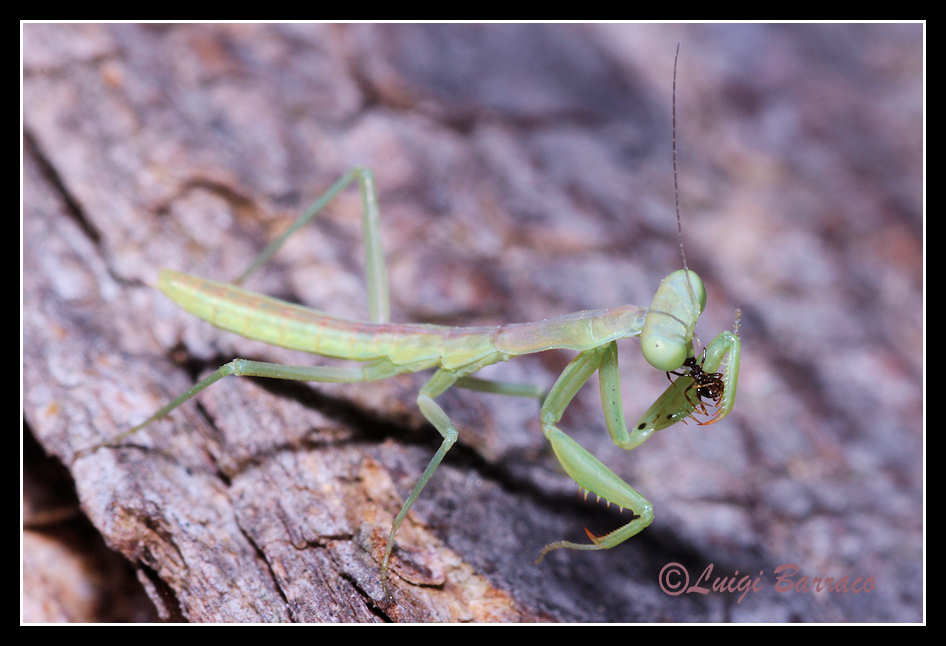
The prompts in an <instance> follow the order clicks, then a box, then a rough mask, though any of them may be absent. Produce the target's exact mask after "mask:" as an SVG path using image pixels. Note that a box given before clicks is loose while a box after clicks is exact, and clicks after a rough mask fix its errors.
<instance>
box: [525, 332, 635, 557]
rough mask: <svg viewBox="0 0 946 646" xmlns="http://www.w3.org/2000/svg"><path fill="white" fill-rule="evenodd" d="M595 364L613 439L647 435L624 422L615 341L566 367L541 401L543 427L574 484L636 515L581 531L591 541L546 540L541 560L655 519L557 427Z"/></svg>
mask: <svg viewBox="0 0 946 646" xmlns="http://www.w3.org/2000/svg"><path fill="white" fill-rule="evenodd" d="M599 369H602V371H601V375H600V376H601V379H602V385H601V394H602V401H603V402H604V404H605V418H606V419H607V420H608V429H609V430H610V431H611V437H612V438H613V439H614V440H615V443H617V444H618V446H623V448H634V446H637V445H638V444H640V443H641V442H643V441H644V440H645V439H647V438H646V436H644V437H642V438H641V437H638V436H634V435H631V434H629V433H628V431H627V427H626V426H625V425H624V412H623V410H622V409H621V400H620V385H619V383H618V382H617V381H616V379H617V344H616V343H615V342H613V341H612V342H611V343H609V344H607V345H604V346H601V347H597V348H592V349H590V350H585V351H584V352H582V353H581V354H579V355H578V356H577V357H575V358H574V359H573V360H572V362H571V363H569V364H568V365H567V366H566V367H565V370H563V371H562V374H561V375H560V376H559V378H558V380H556V382H555V385H553V386H552V389H551V390H550V391H549V394H548V396H547V397H546V398H545V402H544V403H543V404H542V412H541V417H542V431H543V432H544V433H545V437H546V438H547V439H548V441H549V442H550V443H551V445H552V450H553V451H554V452H555V457H556V458H558V461H559V462H560V463H561V465H562V467H563V468H564V469H565V472H566V473H567V474H568V475H569V477H571V479H572V480H574V481H575V482H577V483H578V486H579V487H581V488H583V489H586V490H588V491H590V492H592V493H594V494H595V495H597V496H599V497H601V498H604V499H605V500H606V501H608V502H609V503H614V504H617V505H619V506H620V507H622V508H623V507H627V508H628V509H630V510H632V511H633V512H634V514H635V517H634V519H633V520H631V521H630V522H628V523H626V524H625V525H623V526H621V527H619V528H618V529H616V530H614V531H613V532H611V533H609V534H606V535H604V536H595V535H593V534H592V533H591V532H588V531H587V530H585V531H586V533H587V534H588V537H589V538H591V540H592V542H591V543H573V542H570V541H557V542H555V543H549V544H548V545H546V546H545V547H543V548H542V550H541V551H540V552H539V558H538V561H541V560H542V559H543V558H544V557H545V555H546V554H547V553H548V552H550V551H552V550H556V549H560V548H569V549H575V550H603V549H608V548H611V547H614V546H615V545H617V544H619V543H621V542H623V541H625V540H627V539H628V538H630V537H631V536H634V535H635V534H637V533H638V532H640V531H641V530H643V529H644V528H645V527H647V526H648V525H650V523H651V522H653V520H654V514H653V507H652V506H651V504H650V502H649V501H648V500H647V499H646V498H644V497H643V496H642V495H640V494H639V493H638V492H637V491H636V490H634V488H632V487H631V486H630V485H629V484H627V483H626V482H624V480H622V479H621V478H620V477H619V476H618V475H617V474H616V473H614V472H613V471H611V469H609V468H608V467H606V466H605V465H604V463H602V462H601V461H600V460H599V459H598V458H596V457H595V456H594V455H592V454H591V453H589V452H588V451H587V450H586V449H585V448H584V447H582V446H581V445H580V444H579V443H578V442H576V441H575V440H573V439H572V438H571V437H569V436H568V435H567V434H565V433H564V432H563V431H562V430H561V429H559V428H558V427H557V426H555V425H556V424H557V423H558V422H559V420H560V419H561V418H562V415H563V414H564V413H565V409H566V408H567V407H568V404H569V403H570V402H571V400H572V398H574V396H575V394H576V393H577V392H578V390H579V389H580V388H581V387H582V386H583V385H584V384H585V382H586V381H588V379H589V378H590V377H591V375H592V374H594V372H595V370H599ZM615 391H616V392H617V396H616V397H615V396H614V392H615Z"/></svg>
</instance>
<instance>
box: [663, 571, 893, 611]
mask: <svg viewBox="0 0 946 646" xmlns="http://www.w3.org/2000/svg"><path fill="white" fill-rule="evenodd" d="M714 569H715V566H714V564H713V563H710V564H709V565H707V566H706V567H705V568H703V571H702V572H700V575H699V576H698V577H697V579H696V581H694V582H693V584H690V573H689V572H688V571H687V569H686V568H685V567H684V566H683V565H681V564H679V563H667V564H666V565H664V566H663V567H662V568H661V569H660V574H658V575H657V580H658V582H659V584H660V589H661V590H663V591H664V592H665V593H666V594H669V595H670V596H673V597H676V596H678V595H681V594H684V593H686V594H709V593H710V592H717V593H727V594H737V593H738V594H739V597H738V599H737V600H736V603H737V604H738V603H742V600H743V599H745V598H746V595H748V594H749V593H750V592H759V591H760V590H762V586H763V585H764V584H763V583H762V579H763V577H764V576H765V571H764V570H759V574H758V575H756V576H754V577H753V576H751V575H749V574H743V575H741V576H740V574H739V570H736V571H735V572H733V573H732V574H730V575H725V576H713V570H714ZM773 574H774V575H775V585H774V588H775V591H776V592H781V593H791V592H795V593H801V594H825V593H827V594H861V593H863V592H871V591H872V590H873V589H874V587H875V583H874V577H872V576H868V577H866V578H865V577H862V576H859V577H857V578H855V579H854V580H853V581H852V580H851V578H850V577H848V576H842V577H840V578H835V577H830V576H814V577H809V576H806V575H799V568H798V566H797V565H795V564H794V563H783V564H782V565H779V566H778V567H776V568H775V570H773Z"/></svg>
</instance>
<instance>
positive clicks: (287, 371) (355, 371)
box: [80, 359, 417, 454]
mask: <svg viewBox="0 0 946 646" xmlns="http://www.w3.org/2000/svg"><path fill="white" fill-rule="evenodd" d="M416 368H417V367H416V366H414V367H413V368H412V366H411V365H410V364H406V365H403V366H396V365H394V364H393V363H391V362H390V361H387V360H379V361H373V362H371V363H365V364H361V365H357V366H352V367H337V366H286V365H283V364H281V363H267V362H264V361H250V360H249V359H234V360H233V361H230V362H228V363H225V364H224V365H222V366H220V367H219V368H217V369H216V370H215V371H214V372H213V373H211V374H210V375H208V376H207V377H205V378H204V379H201V380H200V381H199V382H197V383H196V384H194V385H193V386H192V387H191V388H190V390H188V391H187V392H185V393H183V394H181V395H180V396H178V397H176V398H174V399H173V400H171V401H170V402H169V403H168V404H167V405H166V406H164V407H163V408H161V409H159V410H158V411H157V412H155V413H154V414H153V415H152V416H151V417H149V418H148V419H146V420H145V421H143V422H141V423H140V424H138V425H136V426H133V427H132V428H130V429H128V430H127V431H125V432H124V433H121V434H120V435H117V436H115V437H113V438H112V439H110V440H109V441H107V442H103V443H101V444H96V445H95V446H92V447H89V448H87V449H83V450H82V451H80V454H84V453H88V452H91V451H94V450H96V449H99V448H102V447H104V446H115V445H117V444H118V443H119V442H121V441H122V440H124V439H126V438H128V437H130V436H131V435H134V434H135V433H137V432H138V431H140V430H141V429H143V428H144V427H146V426H147V425H148V424H151V423H152V422H155V421H157V420H159V419H161V418H162V417H165V416H166V415H168V413H170V412H171V411H172V410H174V409H175V408H177V407H178V406H180V405H181V404H183V403H184V402H186V401H187V400H189V399H191V398H192V397H194V396H195V395H197V393H199V392H200V391H202V390H203V389H204V388H207V387H208V386H210V385H212V384H214V383H216V382H218V381H220V380H221V379H223V378H224V377H229V376H231V375H232V376H234V377H266V378H271V379H291V380H295V381H320V382H324V383H355V382H362V381H376V380H378V379H387V378H389V377H393V376H395V375H398V374H401V373H403V372H414V370H415V369H416Z"/></svg>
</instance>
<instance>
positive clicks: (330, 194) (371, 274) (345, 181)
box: [233, 167, 391, 323]
mask: <svg viewBox="0 0 946 646" xmlns="http://www.w3.org/2000/svg"><path fill="white" fill-rule="evenodd" d="M356 179H357V180H358V184H359V186H360V187H361V200H362V204H363V209H362V228H363V229H364V236H365V281H366V282H367V284H368V311H369V313H370V315H371V321H372V322H373V323H387V322H388V321H389V320H390V318H391V305H390V297H389V295H388V272H387V267H386V265H385V263H384V249H383V247H382V244H381V213H380V210H379V208H378V196H377V192H376V190H375V186H374V176H373V175H372V174H371V171H370V170H368V169H367V168H362V167H355V168H353V169H351V170H350V171H348V172H347V173H345V174H344V175H343V176H342V177H341V178H340V179H339V180H338V181H336V182H335V183H334V184H332V186H330V187H329V189H328V190H327V191H325V192H324V193H323V194H322V195H321V196H320V197H319V198H318V199H317V200H316V201H315V202H313V203H312V204H311V206H309V208H308V209H306V210H305V211H304V212H303V213H302V215H300V216H299V217H298V218H296V221H295V222H293V223H292V224H291V225H290V226H289V228H288V229H286V230H285V231H284V232H283V233H282V234H281V235H280V236H279V237H278V238H276V239H275V240H273V241H272V242H270V243H269V244H268V245H266V248H265V249H263V251H262V253H260V255H258V256H257V257H256V259H255V260H253V262H252V263H250V266H249V267H247V268H246V269H245V270H244V271H243V273H241V274H240V275H239V276H237V278H236V279H235V280H234V281H233V282H234V284H237V285H239V284H240V283H242V282H243V281H244V280H246V279H247V277H249V276H250V274H252V273H253V272H254V271H256V270H257V269H259V268H260V267H261V266H262V265H263V264H264V263H265V262H266V261H268V260H269V259H270V258H272V257H273V255H274V254H275V253H276V252H277V251H279V248H280V247H282V245H283V243H285V242H286V239H287V238H288V237H289V236H291V235H292V234H293V233H295V232H296V231H298V230H299V229H300V228H301V227H302V226H304V225H305V224H306V223H307V222H308V221H309V220H311V219H312V218H314V217H315V216H316V214H318V213H319V211H321V210H322V209H323V208H325V205H326V204H328V203H329V202H330V201H331V200H332V198H334V197H335V196H336V195H338V194H339V193H340V192H342V191H343V190H344V189H345V187H347V186H348V185H349V184H351V183H352V182H353V181H354V180H356Z"/></svg>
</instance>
